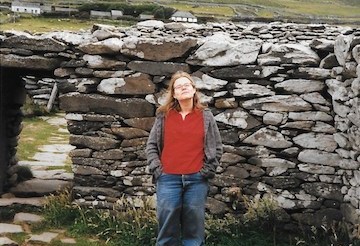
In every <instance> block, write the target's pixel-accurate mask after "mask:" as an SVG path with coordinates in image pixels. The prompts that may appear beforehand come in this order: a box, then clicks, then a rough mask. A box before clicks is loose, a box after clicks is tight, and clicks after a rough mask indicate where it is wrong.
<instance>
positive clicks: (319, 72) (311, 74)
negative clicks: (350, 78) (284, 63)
mask: <svg viewBox="0 0 360 246" xmlns="http://www.w3.org/2000/svg"><path fill="white" fill-rule="evenodd" d="M293 77H296V78H304V79H318V80H323V79H329V78H330V77H331V70H330V69H324V68H321V67H320V68H317V67H299V68H297V69H295V71H294V72H293Z"/></svg>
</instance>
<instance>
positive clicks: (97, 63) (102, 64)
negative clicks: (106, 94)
mask: <svg viewBox="0 0 360 246" xmlns="http://www.w3.org/2000/svg"><path fill="white" fill-rule="evenodd" d="M83 59H84V61H86V62H87V66H88V67H89V68H94V69H121V68H125V66H126V63H125V62H123V61H117V60H114V59H109V58H104V57H102V56H100V55H87V54H86V55H84V56H83Z"/></svg>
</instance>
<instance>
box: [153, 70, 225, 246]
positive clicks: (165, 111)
mask: <svg viewBox="0 0 360 246" xmlns="http://www.w3.org/2000/svg"><path fill="white" fill-rule="evenodd" d="M146 154H147V159H148V163H149V170H150V172H151V173H152V174H153V181H154V182H155V183H156V195H157V219H158V223H159V232H158V237H157V243H156V245H157V246H177V245H183V246H200V245H205V242H204V241H205V239H204V238H205V202H206V197H207V194H208V189H209V187H208V182H207V179H209V178H213V177H214V175H215V170H216V166H218V165H219V160H220V158H221V155H222V143H221V138H220V133H219V129H218V127H217V125H216V122H215V119H214V116H213V115H212V113H211V111H210V110H209V109H207V108H205V107H204V106H203V105H202V104H201V103H200V100H199V95H198V93H197V91H196V88H195V84H194V81H193V79H192V78H191V76H190V75H189V74H188V73H185V72H181V71H180V72H176V73H175V74H174V75H173V76H172V78H171V80H170V84H169V87H168V97H167V101H166V103H165V104H164V105H163V106H161V107H159V108H158V110H157V116H156V120H155V123H154V126H153V128H152V129H151V132H150V136H149V139H148V142H147V147H146Z"/></svg>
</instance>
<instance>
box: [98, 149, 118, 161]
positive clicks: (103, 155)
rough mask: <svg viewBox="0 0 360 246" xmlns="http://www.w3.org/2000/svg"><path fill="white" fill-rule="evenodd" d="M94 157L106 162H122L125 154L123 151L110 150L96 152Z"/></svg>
mask: <svg viewBox="0 0 360 246" xmlns="http://www.w3.org/2000/svg"><path fill="white" fill-rule="evenodd" d="M92 157H94V158H99V159H104V160H121V159H122V158H123V157H124V153H123V151H122V150H121V149H109V150H105V151H95V152H94V153H93V154H92Z"/></svg>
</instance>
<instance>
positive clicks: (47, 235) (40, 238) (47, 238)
mask: <svg viewBox="0 0 360 246" xmlns="http://www.w3.org/2000/svg"><path fill="white" fill-rule="evenodd" d="M58 235H59V233H54V232H44V233H42V234H40V235H32V236H31V237H30V239H29V240H28V242H34V243H36V242H37V243H51V241H52V240H53V239H54V238H56V237H57V236H58Z"/></svg>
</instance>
